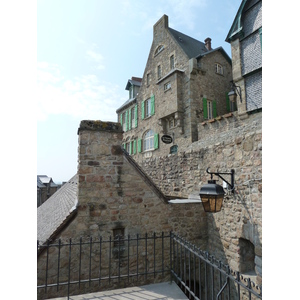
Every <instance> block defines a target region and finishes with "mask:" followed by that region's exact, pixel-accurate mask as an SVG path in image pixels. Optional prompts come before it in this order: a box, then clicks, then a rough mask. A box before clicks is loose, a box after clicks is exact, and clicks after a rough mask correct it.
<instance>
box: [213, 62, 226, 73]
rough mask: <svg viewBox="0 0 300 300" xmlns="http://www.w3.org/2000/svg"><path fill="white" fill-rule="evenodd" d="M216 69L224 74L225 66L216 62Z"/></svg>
mask: <svg viewBox="0 0 300 300" xmlns="http://www.w3.org/2000/svg"><path fill="white" fill-rule="evenodd" d="M215 71H216V73H217V74H221V75H223V74H224V70H223V66H222V65H221V64H218V63H215Z"/></svg>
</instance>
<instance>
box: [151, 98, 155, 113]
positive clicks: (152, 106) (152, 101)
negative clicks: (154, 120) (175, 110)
mask: <svg viewBox="0 0 300 300" xmlns="http://www.w3.org/2000/svg"><path fill="white" fill-rule="evenodd" d="M154 114H155V97H154V95H152V96H151V116H153V115H154Z"/></svg>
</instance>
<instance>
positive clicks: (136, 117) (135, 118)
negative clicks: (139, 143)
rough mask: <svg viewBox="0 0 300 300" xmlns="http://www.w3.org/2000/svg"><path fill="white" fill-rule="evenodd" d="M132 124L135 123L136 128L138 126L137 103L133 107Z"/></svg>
mask: <svg viewBox="0 0 300 300" xmlns="http://www.w3.org/2000/svg"><path fill="white" fill-rule="evenodd" d="M134 123H135V124H134V125H135V128H137V126H138V108H137V105H136V106H135V107H134Z"/></svg>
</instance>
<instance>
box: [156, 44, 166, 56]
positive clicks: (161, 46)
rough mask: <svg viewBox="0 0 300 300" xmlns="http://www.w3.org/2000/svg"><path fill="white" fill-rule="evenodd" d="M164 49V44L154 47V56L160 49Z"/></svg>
mask: <svg viewBox="0 0 300 300" xmlns="http://www.w3.org/2000/svg"><path fill="white" fill-rule="evenodd" d="M163 50H164V46H163V45H159V46H158V47H157V48H156V50H155V52H154V56H155V55H157V54H159V53H160V52H161V51H163Z"/></svg>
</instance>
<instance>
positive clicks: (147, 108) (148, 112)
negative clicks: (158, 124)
mask: <svg viewBox="0 0 300 300" xmlns="http://www.w3.org/2000/svg"><path fill="white" fill-rule="evenodd" d="M150 116H151V100H150V98H149V99H147V100H146V101H145V117H146V118H147V117H150Z"/></svg>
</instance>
